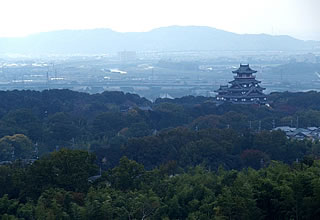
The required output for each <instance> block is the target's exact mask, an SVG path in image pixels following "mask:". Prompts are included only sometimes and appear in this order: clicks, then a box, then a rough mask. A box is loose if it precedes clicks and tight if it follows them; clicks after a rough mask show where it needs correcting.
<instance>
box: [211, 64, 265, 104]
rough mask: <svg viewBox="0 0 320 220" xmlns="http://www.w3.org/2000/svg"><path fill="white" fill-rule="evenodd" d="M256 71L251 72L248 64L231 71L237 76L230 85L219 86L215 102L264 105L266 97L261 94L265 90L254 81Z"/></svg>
mask: <svg viewBox="0 0 320 220" xmlns="http://www.w3.org/2000/svg"><path fill="white" fill-rule="evenodd" d="M256 72H257V71H256V70H252V69H251V68H250V67H249V64H246V65H243V64H240V67H239V68H238V69H237V70H235V71H232V73H235V74H237V75H236V76H234V80H232V81H231V82H229V83H230V84H231V85H230V87H229V86H228V85H223V86H220V88H219V89H218V90H216V91H215V92H217V93H218V95H217V96H216V99H217V101H221V102H231V103H236V104H252V103H258V104H265V103H266V101H267V96H266V95H265V94H264V93H263V90H265V88H262V87H261V86H260V85H259V83H261V81H258V80H256V76H255V75H253V73H256Z"/></svg>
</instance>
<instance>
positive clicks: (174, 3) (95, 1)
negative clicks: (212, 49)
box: [0, 0, 320, 40]
mask: <svg viewBox="0 0 320 220" xmlns="http://www.w3.org/2000/svg"><path fill="white" fill-rule="evenodd" d="M0 8H1V11H0V36H24V35H28V34H31V33H35V32H43V31H51V30H61V29H91V28H111V29H113V30H115V31H121V32H129V31H149V30H151V29H153V28H157V27H163V26H170V25H201V26H210V27H215V28H219V29H223V30H227V31H231V32H236V33H267V34H275V35H279V34H287V35H291V36H294V37H296V38H299V39H304V40H311V39H312V40H320V0H157V1H156V0H0Z"/></svg>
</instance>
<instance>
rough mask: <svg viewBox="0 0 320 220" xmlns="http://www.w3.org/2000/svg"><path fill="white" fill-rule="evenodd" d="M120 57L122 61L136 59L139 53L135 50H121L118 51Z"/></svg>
mask: <svg viewBox="0 0 320 220" xmlns="http://www.w3.org/2000/svg"><path fill="white" fill-rule="evenodd" d="M118 57H119V59H120V61H121V62H128V61H135V60H136V59H137V54H136V52H135V51H120V52H118Z"/></svg>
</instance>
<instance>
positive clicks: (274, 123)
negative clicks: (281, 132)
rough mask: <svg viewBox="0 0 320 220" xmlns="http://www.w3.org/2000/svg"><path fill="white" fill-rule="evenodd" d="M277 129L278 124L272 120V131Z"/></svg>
mask: <svg viewBox="0 0 320 220" xmlns="http://www.w3.org/2000/svg"><path fill="white" fill-rule="evenodd" d="M275 127H276V122H275V120H274V119H272V129H275Z"/></svg>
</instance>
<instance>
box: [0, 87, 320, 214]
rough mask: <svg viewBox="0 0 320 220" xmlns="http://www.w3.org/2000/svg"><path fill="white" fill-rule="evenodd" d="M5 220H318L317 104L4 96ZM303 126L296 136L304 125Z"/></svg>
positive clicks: (310, 99)
mask: <svg viewBox="0 0 320 220" xmlns="http://www.w3.org/2000/svg"><path fill="white" fill-rule="evenodd" d="M0 100H1V103H0V163H1V165H0V173H1V174H0V186H1V187H0V216H1V217H2V219H15V218H17V219H316V218H319V217H320V209H319V207H320V200H319V198H320V188H319V186H320V172H319V171H320V161H319V156H320V142H319V141H317V140H316V141H311V140H302V141H301V140H295V139H288V138H287V137H286V135H285V133H284V132H281V131H273V130H272V128H273V127H274V126H275V125H276V126H280V125H288V126H290V125H291V126H300V127H308V126H317V127H319V126H320V93H318V92H306V93H289V92H284V93H271V94H270V95H269V96H268V100H269V105H233V104H228V103H225V104H221V105H217V103H216V102H215V101H214V99H213V98H210V97H193V96H187V97H182V98H177V99H157V100H156V101H155V102H154V103H152V102H150V101H148V100H147V99H144V98H141V97H139V96H138V95H135V94H124V93H122V92H103V93H101V94H94V95H89V94H86V93H79V92H74V91H70V90H45V91H42V92H38V91H2V92H0ZM298 123H299V124H298Z"/></svg>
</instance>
